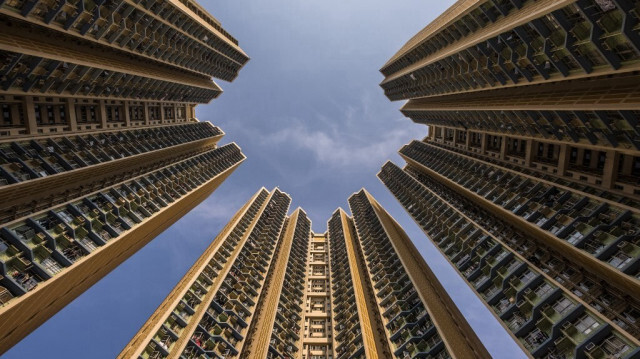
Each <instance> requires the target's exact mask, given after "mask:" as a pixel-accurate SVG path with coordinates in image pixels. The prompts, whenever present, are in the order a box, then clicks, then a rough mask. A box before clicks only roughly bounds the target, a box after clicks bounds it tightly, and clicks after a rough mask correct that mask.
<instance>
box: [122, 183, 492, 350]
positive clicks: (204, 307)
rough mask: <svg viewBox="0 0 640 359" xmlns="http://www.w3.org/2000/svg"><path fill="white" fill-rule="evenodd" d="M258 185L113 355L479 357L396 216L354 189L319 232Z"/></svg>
mask: <svg viewBox="0 0 640 359" xmlns="http://www.w3.org/2000/svg"><path fill="white" fill-rule="evenodd" d="M290 201H291V199H290V198H289V197H288V196H287V195H285V194H283V193H282V192H280V191H279V190H277V189H275V190H273V191H271V192H268V191H267V190H265V189H261V190H260V191H258V193H256V194H255V195H254V196H253V197H252V198H251V200H250V201H249V202H247V204H245V205H244V207H243V208H242V209H240V211H238V213H236V215H235V216H234V217H233V218H232V220H231V222H230V223H229V224H228V225H227V226H226V227H225V228H224V229H223V230H222V232H221V233H220V234H219V235H218V237H217V238H216V239H215V240H214V241H213V243H212V244H211V245H210V246H209V247H208V248H207V249H206V250H205V253H204V254H203V255H202V256H201V257H200V258H199V259H198V260H197V262H196V264H194V266H193V267H192V268H191V269H190V270H189V272H187V274H186V275H185V277H184V278H183V279H182V280H181V281H180V282H179V284H178V285H177V286H176V287H175V288H174V290H173V291H172V292H171V294H170V295H169V296H168V297H167V298H166V299H165V300H164V302H163V303H162V304H161V305H160V306H159V307H158V309H157V310H156V312H155V313H154V314H153V315H152V316H151V318H150V319H149V320H148V321H147V323H146V324H144V326H143V327H142V329H141V330H140V331H139V332H138V334H137V335H136V336H135V337H134V338H133V339H132V340H131V342H130V343H129V344H128V345H127V346H126V347H125V349H124V350H123V352H122V353H121V354H120V357H121V358H131V357H135V358H219V357H226V358H299V359H321V358H322V359H330V358H335V359H346V358H421V357H431V358H488V357H489V354H488V353H487V351H486V350H485V348H484V346H483V345H482V344H481V343H480V341H479V340H478V338H477V337H476V335H475V333H474V332H473V331H472V330H471V328H470V327H469V325H468V324H467V322H466V321H465V319H464V318H463V317H462V315H461V314H460V312H459V311H458V309H457V308H456V306H455V305H454V303H453V301H451V299H450V298H449V296H448V295H447V293H446V292H445V291H444V289H443V288H442V286H441V285H440V283H439V282H438V280H437V279H436V278H435V276H434V275H433V273H432V272H431V270H430V269H429V267H428V266H427V265H426V263H425V262H424V260H423V259H422V257H421V256H420V253H419V252H418V251H417V249H416V248H415V247H414V246H413V244H412V243H411V241H410V239H409V238H408V237H407V235H406V234H405V233H404V231H403V230H402V228H400V226H399V225H398V223H397V222H395V220H394V219H393V218H392V217H391V216H390V215H389V214H388V213H387V212H386V211H385V210H384V209H383V208H382V207H381V206H380V205H379V204H378V203H377V202H376V201H375V199H374V198H373V197H372V196H371V195H370V194H369V193H367V192H366V191H365V190H362V191H360V192H358V193H357V194H354V195H353V196H351V198H350V199H349V204H350V207H351V211H352V212H353V213H354V217H353V218H351V217H349V216H348V215H347V213H346V212H345V211H343V210H342V209H338V210H336V211H335V212H334V213H333V215H332V216H331V219H330V220H329V221H328V223H327V228H328V230H327V232H326V233H322V234H317V233H313V232H312V231H311V221H310V220H309V219H308V218H307V215H306V214H305V212H304V211H303V210H302V209H300V208H298V209H296V210H295V211H294V212H293V213H292V214H291V215H290V216H286V211H287V208H288V205H289V203H290Z"/></svg>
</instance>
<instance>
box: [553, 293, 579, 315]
mask: <svg viewBox="0 0 640 359" xmlns="http://www.w3.org/2000/svg"><path fill="white" fill-rule="evenodd" d="M573 306H574V305H573V302H571V301H570V300H569V298H566V297H562V298H560V299H559V300H558V301H557V302H555V304H553V309H554V310H555V311H556V312H557V313H558V314H565V313H566V312H568V311H569V310H571V309H572V308H573Z"/></svg>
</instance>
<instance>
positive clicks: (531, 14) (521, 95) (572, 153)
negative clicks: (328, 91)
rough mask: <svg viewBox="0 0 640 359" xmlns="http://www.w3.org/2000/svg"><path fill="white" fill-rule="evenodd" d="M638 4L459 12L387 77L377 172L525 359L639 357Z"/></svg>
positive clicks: (472, 6)
mask: <svg viewBox="0 0 640 359" xmlns="http://www.w3.org/2000/svg"><path fill="white" fill-rule="evenodd" d="M639 6H640V3H638V2H637V1H626V0H620V1H618V0H613V1H604V0H578V1H573V0H570V1H543V0H541V1H459V2H457V3H456V4H455V5H453V6H452V7H451V8H450V9H449V10H447V11H446V12H445V13H444V14H442V15H441V16H440V17H439V18H437V19H436V20H435V21H434V22H433V23H431V24H430V25H428V26H427V27H426V28H425V29H424V30H422V31H421V32H420V33H418V34H417V35H416V36H415V37H414V38H412V39H411V40H410V41H409V42H407V44H406V45H405V46H404V47H403V48H402V49H401V50H400V51H399V52H398V53H397V54H396V55H394V56H393V58H392V59H391V60H389V62H388V63H387V64H385V66H384V67H383V68H382V70H381V71H382V73H383V74H384V75H385V80H384V81H383V82H382V85H381V86H382V87H383V88H384V90H385V93H386V94H387V96H388V97H389V98H390V99H392V100H400V99H406V100H409V101H408V102H407V103H406V104H405V105H404V107H403V108H402V112H403V113H404V114H405V115H406V116H408V117H410V118H411V119H413V120H414V121H415V122H417V123H423V124H427V125H428V126H429V133H428V136H427V137H426V138H424V139H423V140H422V141H413V142H411V143H410V144H408V145H406V146H404V147H403V148H402V149H401V150H400V155H401V156H402V157H403V158H404V159H405V160H406V161H407V165H406V166H405V168H404V169H401V168H399V167H397V166H395V165H394V164H392V163H387V164H385V166H384V167H383V169H382V171H381V172H380V174H379V177H380V179H381V180H382V181H383V182H384V183H385V185H386V186H387V187H388V188H389V190H391V192H392V193H393V194H394V195H395V196H396V198H397V199H398V200H399V201H400V202H401V203H402V205H403V206H404V207H405V209H406V210H407V211H408V212H409V213H410V214H411V215H412V217H413V218H414V219H415V220H416V222H417V223H418V224H419V225H420V226H421V227H422V228H423V230H424V231H425V233H426V234H427V235H428V236H429V238H430V239H431V240H432V241H433V242H434V243H435V244H436V246H437V247H438V248H439V249H440V250H441V252H442V253H443V254H444V255H445V256H446V257H447V258H448V259H449V261H450V262H451V264H452V265H453V266H454V267H455V268H456V270H457V271H458V272H459V274H460V275H461V276H462V277H463V278H464V279H465V280H466V281H467V282H468V284H469V286H470V287H471V288H472V289H473V290H474V291H475V292H476V294H477V295H478V296H479V297H480V299H481V300H482V301H483V302H485V304H486V305H487V306H488V308H489V309H490V310H491V311H492V313H493V314H494V315H495V316H496V317H497V318H499V320H500V322H501V323H502V324H503V326H504V327H505V329H507V331H508V332H509V333H510V334H511V335H512V336H513V337H514V338H515V339H516V341H517V342H518V343H519V344H520V345H521V347H522V348H523V350H524V351H525V352H526V353H528V354H529V355H530V356H532V357H536V358H538V357H544V358H566V357H571V358H585V357H586V358H603V357H615V358H631V357H632V358H636V357H639V356H640V350H639V349H638V347H639V346H640V341H639V339H640V299H639V298H640V241H639V238H640V127H639V126H638V123H639V120H640V112H639V110H640V103H639V102H638V101H637V98H638V93H639V92H638V90H639V89H640V87H639V85H638V84H640V77H638V74H637V70H638V64H639V62H638V60H640V37H639V36H638V26H637V25H638V13H639V10H640V7H639Z"/></svg>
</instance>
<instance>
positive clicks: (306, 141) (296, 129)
mask: <svg viewBox="0 0 640 359" xmlns="http://www.w3.org/2000/svg"><path fill="white" fill-rule="evenodd" d="M390 127H391V126H390ZM409 138H412V131H411V129H410V128H408V127H406V128H391V129H390V130H388V131H385V132H384V133H381V134H380V135H379V136H376V137H373V138H371V139H367V140H362V139H358V138H354V137H352V136H349V134H348V133H345V132H341V131H340V129H336V128H329V129H328V130H314V129H311V128H309V127H308V126H307V125H306V124H305V123H303V122H302V121H295V122H294V123H293V124H292V125H291V126H289V127H286V128H283V129H281V130H278V131H276V132H275V133H274V134H273V135H270V136H267V137H265V138H264V140H263V141H264V143H265V144H267V145H287V146H293V148H295V149H301V150H305V151H309V152H311V154H312V155H313V156H314V158H315V159H316V160H317V161H318V162H319V164H321V165H323V166H325V168H326V167H329V168H331V169H343V170H349V169H363V168H371V167H379V166H380V165H381V163H382V162H384V160H385V159H387V158H389V156H390V155H391V154H393V153H395V152H396V151H397V150H398V149H399V148H400V146H401V145H402V144H403V142H406V141H407V139H409Z"/></svg>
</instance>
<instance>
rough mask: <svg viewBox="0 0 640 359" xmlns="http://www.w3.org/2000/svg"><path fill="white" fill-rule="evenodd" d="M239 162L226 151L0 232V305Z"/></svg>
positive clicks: (232, 148) (234, 150)
mask: <svg viewBox="0 0 640 359" xmlns="http://www.w3.org/2000/svg"><path fill="white" fill-rule="evenodd" d="M242 159H244V156H243V155H242V153H241V152H240V149H239V148H238V147H237V146H236V145H227V146H224V147H221V148H218V149H214V150H211V151H208V152H205V153H203V154H201V155H197V156H193V157H191V158H189V159H187V160H184V161H181V162H178V163H176V164H174V165H170V166H167V167H164V168H162V169H160V170H157V171H154V172H151V173H148V174H146V175H143V176H140V177H137V178H135V179H133V180H130V181H127V182H124V183H122V184H120V185H118V186H114V187H111V188H107V189H104V190H102V191H100V192H98V193H94V194H91V195H89V196H86V197H84V198H80V199H77V200H75V201H73V202H71V203H68V204H65V205H61V206H58V207H54V208H51V209H50V210H48V211H46V212H40V213H37V214H34V215H32V216H31V217H29V218H27V219H24V220H21V221H18V222H12V223H9V224H7V225H6V226H4V227H2V229H1V230H0V237H1V238H0V292H1V293H5V297H4V298H5V299H3V302H6V298H7V297H8V296H9V295H10V296H13V297H19V296H22V295H24V294H26V293H27V292H30V291H34V290H36V289H37V286H38V284H39V283H40V282H44V281H47V280H50V279H52V278H54V277H55V276H56V275H58V274H59V273H60V272H62V271H64V270H65V269H66V268H69V267H72V266H73V265H74V263H76V262H78V261H79V260H81V259H82V258H84V257H86V256H88V255H90V254H91V253H92V252H94V251H97V250H99V248H100V247H101V246H104V245H105V244H106V243H107V242H109V241H113V240H117V239H118V237H121V236H122V235H123V234H124V233H126V231H128V230H131V229H133V228H135V227H137V226H138V225H140V224H141V223H143V222H144V221H145V219H146V218H149V217H151V216H152V215H153V214H154V213H155V212H158V211H160V210H162V209H163V208H165V207H167V206H168V205H169V203H171V202H174V201H176V200H177V199H180V198H181V197H184V196H185V195H186V194H187V193H189V192H191V191H193V190H194V189H196V188H198V187H200V186H202V185H203V184H205V183H206V182H208V181H210V180H211V179H212V178H214V177H215V176H217V175H219V174H220V173H222V172H223V171H226V170H228V169H229V168H230V167H231V166H233V165H235V164H237V163H239V162H240V161H241V160H242Z"/></svg>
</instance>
